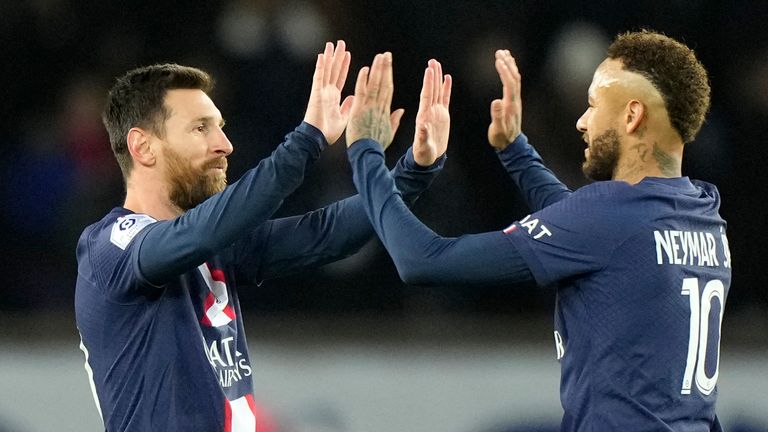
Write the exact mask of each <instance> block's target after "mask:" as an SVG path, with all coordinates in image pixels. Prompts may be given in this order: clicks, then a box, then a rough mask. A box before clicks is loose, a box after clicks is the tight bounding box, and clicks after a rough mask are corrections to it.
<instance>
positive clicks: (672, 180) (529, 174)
mask: <svg viewBox="0 0 768 432" xmlns="http://www.w3.org/2000/svg"><path fill="white" fill-rule="evenodd" d="M384 56H385V58H386V59H387V60H388V61H386V62H384V63H383V64H379V65H378V68H379V69H380V70H377V71H374V70H373V69H372V70H371V72H370V74H361V75H360V76H359V77H358V80H357V85H356V88H355V101H354V103H353V105H352V108H351V118H350V123H349V125H348V127H347V143H348V145H349V146H350V148H349V150H348V156H349V160H350V162H351V164H352V168H353V171H354V181H355V185H356V186H357V188H358V191H359V192H360V194H361V196H362V197H363V200H364V202H365V205H366V209H367V211H368V216H369V217H370V218H371V221H372V223H373V226H374V229H375V230H376V232H377V234H378V235H379V237H380V238H381V240H382V242H383V243H384V245H385V246H386V248H387V250H388V252H389V253H390V255H391V256H392V258H393V260H394V262H395V264H396V266H397V269H398V272H399V273H400V276H401V277H402V278H403V280H404V281H406V282H408V283H414V284H457V283H466V284H489V283H517V282H521V281H528V280H532V279H533V280H535V281H536V282H537V283H538V284H539V285H541V286H552V287H554V288H555V289H556V290H557V304H556V312H555V331H554V339H555V348H556V349H555V352H556V355H557V359H558V361H559V362H560V364H561V369H562V378H561V391H560V398H561V402H562V405H563V408H564V415H563V419H562V424H561V429H562V430H563V431H593V430H594V431H641V430H642V431H651V430H653V431H661V430H664V431H673V430H674V431H717V430H720V425H719V421H718V419H717V416H716V414H715V401H716V398H717V386H716V383H717V378H718V371H719V350H720V327H721V322H722V317H723V308H724V306H725V300H726V297H727V294H728V290H729V287H730V282H731V258H730V253H729V249H728V240H727V237H726V235H725V227H726V224H725V221H724V220H723V219H722V218H721V217H720V215H719V214H718V209H719V206H720V196H719V193H718V191H717V189H716V188H715V186H713V185H711V184H709V183H705V182H702V181H697V180H690V179H688V177H683V176H682V175H681V162H682V156H683V148H684V145H685V144H686V143H689V142H691V141H692V140H693V139H694V137H695V135H696V133H697V132H698V131H699V128H700V127H701V125H702V122H703V121H704V117H705V114H706V112H707V110H708V108H709V95H710V88H709V83H708V80H707V74H706V71H705V70H704V67H703V66H702V65H701V63H700V62H699V61H698V60H697V59H696V57H695V55H694V53H693V51H692V50H690V49H689V48H688V47H686V46H685V45H683V44H681V43H680V42H678V41H675V40H673V39H671V38H669V37H667V36H664V35H661V34H659V33H654V32H650V31H640V32H633V33H626V34H622V35H619V36H618V37H617V38H616V39H615V41H614V42H613V43H612V44H611V46H610V47H609V48H608V56H607V58H606V59H605V61H603V62H602V63H601V64H600V65H599V66H598V68H597V70H596V72H595V74H594V79H593V81H592V84H591V86H590V87H589V94H588V97H589V98H588V100H589V107H588V108H587V110H586V112H585V113H584V115H582V116H581V118H579V120H578V122H577V123H576V126H577V129H578V130H579V131H580V132H581V133H582V134H583V137H584V140H585V141H586V143H587V149H586V150H585V159H586V161H585V162H584V165H583V169H584V172H585V173H586V175H587V176H589V177H590V178H592V179H593V180H596V182H595V183H593V184H591V185H588V186H585V187H583V188H581V189H579V190H576V191H573V192H572V191H570V190H569V189H568V188H567V187H566V186H565V185H563V184H562V183H561V182H560V181H558V180H557V178H556V177H555V176H554V174H553V173H552V172H551V171H549V170H548V169H547V168H546V167H545V166H544V165H543V163H542V160H541V158H540V157H539V155H538V154H537V153H536V151H535V150H534V149H533V147H531V146H530V145H529V144H528V142H527V138H526V137H525V135H523V134H522V133H521V129H520V127H521V114H522V103H521V101H520V85H521V84H520V83H521V81H520V74H519V72H518V69H517V66H516V64H515V61H514V59H513V58H512V56H511V55H510V54H509V52H508V51H497V52H496V70H497V72H498V73H499V76H500V78H501V81H502V84H503V97H502V98H501V99H498V100H494V101H493V102H492V103H491V125H490V127H489V129H488V139H489V141H490V143H491V145H492V146H493V147H494V148H495V149H496V151H497V152H498V156H499V158H500V159H501V162H502V163H503V164H504V166H505V168H506V169H507V171H508V173H509V174H510V175H511V177H512V179H513V180H514V181H515V183H516V184H517V185H518V187H519V188H520V190H521V191H522V192H523V196H524V197H525V198H526V199H527V201H528V203H529V205H530V207H531V209H532V210H533V213H532V214H530V215H528V216H526V217H524V218H523V219H521V220H519V221H517V222H515V223H513V224H512V225H510V226H509V227H508V228H506V229H504V230H499V231H495V232H488V233H482V234H471V235H465V236H461V237H458V238H444V237H440V236H439V235H437V234H435V233H434V232H432V231H431V230H430V229H429V228H427V227H426V226H424V225H423V224H421V222H419V221H418V219H416V218H415V217H414V216H413V214H411V212H410V211H409V210H408V208H407V207H405V206H404V204H403V202H402V200H401V199H400V193H399V192H398V190H397V187H396V185H395V183H394V182H393V180H392V178H391V176H390V174H389V173H388V171H387V170H386V169H385V167H384V158H383V152H382V149H381V146H380V145H379V144H378V142H377V141H378V140H382V139H384V138H386V137H387V136H386V135H382V134H381V133H380V131H381V130H382V127H381V126H380V125H385V124H386V123H387V121H388V119H387V118H386V113H387V112H388V109H389V105H388V103H389V102H388V99H387V98H386V97H382V96H381V94H382V93H391V91H392V80H391V60H389V58H390V57H389V56H390V55H389V54H385V55H384ZM376 66H377V65H376V64H374V65H373V66H372V68H374V69H375V68H376ZM424 82H425V85H424V90H423V91H422V96H421V97H422V105H424V106H427V107H429V109H430V110H433V111H435V112H437V113H439V116H435V117H434V119H435V120H432V121H429V122H423V123H422V124H420V125H418V131H417V133H418V134H420V136H421V137H420V138H419V139H420V140H423V141H425V142H427V143H428V145H429V146H434V147H442V146H444V145H445V142H447V140H448V129H449V123H450V121H449V112H448V106H449V101H450V98H448V97H446V91H448V93H449V92H450V83H449V82H446V83H442V77H441V76H440V74H439V73H438V71H437V70H436V69H435V68H434V67H433V66H432V64H430V66H429V67H428V68H427V70H426V72H425V76H424ZM381 89H385V91H382V90H381Z"/></svg>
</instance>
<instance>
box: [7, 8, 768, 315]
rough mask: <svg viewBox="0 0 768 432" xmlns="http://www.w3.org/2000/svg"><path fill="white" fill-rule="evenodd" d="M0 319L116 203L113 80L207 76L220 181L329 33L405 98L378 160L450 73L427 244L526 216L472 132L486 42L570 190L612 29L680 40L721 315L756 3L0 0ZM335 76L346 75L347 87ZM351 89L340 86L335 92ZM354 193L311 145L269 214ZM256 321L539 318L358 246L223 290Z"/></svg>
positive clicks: (526, 123)
mask: <svg viewBox="0 0 768 432" xmlns="http://www.w3.org/2000/svg"><path fill="white" fill-rule="evenodd" d="M0 17H2V22H0V41H2V43H0V53H2V54H3V55H2V58H3V62H2V66H0V89H2V92H3V97H2V99H0V115H1V116H2V117H1V118H5V119H6V120H7V121H6V122H3V123H2V125H0V149H2V157H0V202H2V207H0V223H2V225H3V229H1V230H0V244H2V245H3V246H2V254H3V258H4V259H3V261H4V265H3V269H4V271H2V272H0V284H1V286H3V287H4V290H3V293H4V295H2V296H0V310H15V311H26V310H49V309H62V310H68V309H70V308H71V303H72V296H73V291H74V279H75V271H76V263H75V258H74V257H75V251H74V248H75V244H76V242H77V237H78V236H79V234H80V232H81V231H82V229H83V228H84V227H85V226H86V225H87V224H89V223H92V222H94V221H96V220H98V219H100V218H101V217H102V215H103V214H104V213H105V212H107V211H108V210H109V209H110V208H111V207H114V206H119V205H120V204H121V203H122V194H123V186H122V179H121V177H120V172H119V169H118V167H117V164H116V163H115V161H114V158H113V156H112V153H111V150H110V146H109V142H108V139H107V135H106V133H105V131H104V129H103V126H102V125H101V119H100V112H101V108H102V103H103V101H104V96H105V93H106V91H107V89H108V88H109V87H110V86H111V84H112V82H113V80H114V78H115V77H116V76H118V75H120V74H122V73H124V72H125V71H127V70H128V69H131V68H133V67H137V66H141V65H146V64H151V63H158V62H176V63H180V64H187V65H192V66H197V67H200V68H203V69H205V70H208V71H209V72H211V73H212V74H213V76H214V77H215V79H216V82H217V84H216V89H215V91H214V93H213V99H214V101H215V102H216V104H217V105H218V107H219V108H220V109H221V111H222V113H223V115H224V117H225V118H226V119H227V125H228V126H227V128H226V132H227V133H228V136H229V138H230V140H231V141H232V142H233V144H234V146H235V152H234V154H233V155H232V156H231V157H230V171H229V177H230V180H234V179H237V178H238V177H239V176H240V175H241V174H242V173H243V172H244V171H245V170H246V169H248V168H249V167H251V166H254V165H255V164H256V163H257V162H258V160H260V159H261V158H263V157H265V156H267V155H268V154H269V153H270V152H271V150H272V149H273V148H274V147H275V146H276V145H277V144H278V143H280V142H281V140H282V137H283V135H284V134H285V133H286V132H288V131H289V130H291V129H292V128H293V127H295V126H296V125H297V124H298V123H299V122H300V121H301V119H302V117H303V112H304V108H305V106H304V104H305V103H306V98H307V95H308V93H309V84H310V78H311V74H312V70H313V66H314V60H315V55H316V53H317V52H319V51H320V50H321V49H322V46H323V42H324V41H326V40H336V39H344V40H345V41H346V42H347V45H348V47H349V50H350V51H351V52H352V68H351V72H350V75H351V77H352V79H353V78H354V76H355V75H356V72H357V70H358V69H359V68H360V67H361V66H363V65H365V64H367V63H369V62H370V61H371V59H372V58H373V55H374V54H375V53H376V52H380V51H384V50H388V51H391V52H392V53H393V56H394V63H395V97H394V102H393V105H394V106H395V107H404V108H406V115H405V118H404V119H403V123H402V126H401V129H400V131H399V132H398V134H397V137H396V141H395V143H394V144H393V145H392V147H391V148H390V150H389V151H388V153H389V156H388V157H389V158H390V161H391V162H393V161H394V160H396V159H397V157H399V155H400V154H401V153H402V152H403V151H405V150H406V149H407V148H408V146H409V145H410V141H411V139H412V137H413V121H414V115H415V111H416V105H417V100H418V89H419V86H420V84H421V77H422V71H423V68H424V67H425V65H426V62H427V60H428V59H429V58H433V57H434V58H437V59H439V60H440V61H441V62H442V64H443V68H444V70H445V72H447V73H451V74H452V75H453V77H454V83H455V84H454V91H453V99H452V107H451V108H452V109H451V111H452V112H451V114H452V123H453V124H452V130H451V134H452V135H451V136H452V138H451V142H450V148H449V152H448V155H449V161H448V164H447V167H446V169H445V171H444V172H443V173H442V174H441V176H440V177H439V178H438V180H437V181H436V183H435V184H434V186H433V187H432V188H431V189H430V190H429V191H428V192H427V193H425V194H424V195H423V197H422V198H421V199H420V201H419V202H418V203H417V205H416V207H415V211H416V213H417V215H419V216H420V217H421V218H422V220H424V221H425V223H427V224H428V225H429V226H430V227H432V228H433V229H434V230H435V231H437V232H439V233H441V234H443V235H457V234H460V233H464V232H481V231H487V230H494V229H502V228H504V227H505V226H507V225H509V224H510V223H511V222H513V221H514V220H517V219H519V218H521V217H523V216H524V215H525V214H526V213H527V208H526V206H525V204H524V203H523V201H522V200H521V199H520V197H519V195H518V194H517V192H516V191H515V189H514V187H513V186H512V183H511V182H510V181H509V180H508V179H507V178H506V176H505V174H504V172H503V170H502V169H501V166H500V164H499V163H498V161H497V160H496V158H495V155H494V154H493V152H492V150H491V149H490V147H489V146H488V145H487V142H486V140H485V130H486V128H487V125H488V121H489V114H488V112H489V104H490V101H491V100H492V99H493V98H495V97H498V96H499V95H500V94H501V93H500V92H501V86H500V84H499V82H498V77H497V76H496V73H495V70H494V68H493V53H494V50H496V49H499V48H506V49H509V50H510V51H511V52H512V53H513V55H515V56H516V57H517V59H518V64H519V65H520V68H521V72H522V75H523V97H524V117H523V130H524V132H525V133H526V134H527V135H528V137H529V138H530V140H531V141H532V142H533V143H534V145H536V146H537V148H538V149H539V151H540V153H541V154H542V155H543V157H544V158H545V160H546V162H547V163H548V164H549V166H550V167H551V168H552V169H553V170H554V171H555V172H556V173H557V174H559V175H560V176H561V179H562V180H563V181H564V182H565V183H566V184H568V185H569V186H571V187H573V188H576V187H579V186H581V185H584V184H585V183H586V180H585V179H584V177H583V176H582V175H581V171H580V166H581V161H582V158H583V148H584V144H583V142H582V141H581V137H580V134H579V133H578V132H577V131H576V129H575V123H576V119H577V118H578V117H579V115H580V114H581V113H582V112H583V110H584V109H585V107H586V90H587V87H588V85H589V82H590V81H591V76H592V73H593V71H594V68H595V67H596V65H597V64H598V63H599V62H600V61H601V60H602V59H603V58H604V53H605V48H606V47H607V46H608V44H609V43H610V41H611V40H612V38H613V36H614V35H615V34H616V33H618V32H620V31H624V30H633V29H639V28H644V27H647V28H652V29H655V30H658V31H662V32H664V33H666V34H668V35H670V36H673V37H675V38H678V39H681V40H683V41H684V42H686V43H687V44H688V45H690V46H691V47H693V48H694V50H695V51H696V52H697V54H698V56H699V57H700V59H701V60H702V62H703V63H704V65H705V66H706V67H707V69H708V70H709V73H710V79H711V82H712V89H713V94H712V101H713V102H712V109H711V112H710V114H709V117H708V120H707V122H706V123H705V125H704V128H703V129H702V131H701V133H700V134H699V137H698V138H697V139H696V141H695V142H694V143H692V144H690V147H689V148H688V149H687V150H686V156H685V159H684V174H686V175H689V176H691V177H693V178H698V179H702V180H706V181H710V182H713V183H715V184H717V185H718V186H719V188H720V191H721V195H722V197H723V204H722V211H721V213H722V215H723V216H724V217H725V219H726V220H727V221H728V222H729V231H728V235H729V237H730V244H731V250H732V254H733V257H734V262H735V263H734V280H733V286H732V287H733V289H732V292H731V295H730V296H729V300H728V301H729V308H731V313H732V312H733V311H734V310H738V309H742V310H744V309H749V310H753V311H754V310H757V311H763V312H765V311H768V294H766V292H767V291H766V290H765V289H764V287H765V286H767V285H768V277H766V274H765V273H766V272H762V271H761V270H760V268H761V267H762V253H761V252H760V248H761V247H762V244H763V242H764V240H765V238H766V237H765V234H764V233H765V232H766V231H767V230H766V228H768V227H766V224H767V223H768V217H766V206H765V205H764V204H763V195H764V194H765V193H766V192H768V188H766V186H765V184H766V180H767V179H766V177H767V176H768V170H765V169H764V163H765V159H766V158H765V156H766V154H768V152H767V151H766V150H765V149H764V146H765V137H766V136H768V37H767V36H766V33H765V32H764V29H763V27H764V25H765V24H764V23H765V22H768V6H767V5H765V4H763V3H762V2H721V1H714V0H687V1H682V0H668V1H665V2H659V1H650V0H641V1H636V2H633V3H632V4H631V6H630V5H624V4H620V3H616V4H611V3H605V2H596V1H566V0H557V1H534V0H524V1H509V0H504V1H502V0H492V1H482V2H472V1H468V0H442V1H435V0H426V1H404V0H391V1H386V2H354V1H351V0H315V1H308V0H226V1H224V0H223V1H220V2H202V1H201V2H198V1H191V2H189V1H163V0H160V1H146V0H137V1H133V2H117V1H94V0H34V1H28V2H0ZM352 79H349V80H348V81H351V80H352ZM351 92H352V86H351V84H350V83H349V82H348V86H347V93H351ZM353 193H354V187H353V185H352V182H351V172H350V169H349V167H348V164H347V162H346V155H345V152H344V148H343V144H342V145H339V146H335V147H333V148H331V149H329V150H328V151H327V152H326V153H325V154H324V155H323V156H322V158H321V161H320V162H319V163H318V164H317V165H316V166H315V167H314V168H313V170H312V172H311V173H310V175H309V176H308V177H307V179H306V181H305V184H304V185H303V186H302V187H301V188H300V189H299V191H298V192H297V193H296V194H294V195H293V196H292V197H291V198H289V199H288V200H287V201H286V202H285V204H284V206H283V207H282V208H281V209H280V213H279V215H289V214H297V213H301V212H305V211H308V210H311V209H314V208H317V207H319V206H322V205H325V204H328V203H330V202H332V201H333V200H336V199H339V198H343V197H345V196H348V195H351V194H353ZM243 291H244V292H242V293H241V301H242V302H243V304H244V308H246V309H250V310H256V311H266V312H276V313H279V312H283V311H292V312H296V311H298V312H301V313H304V312H307V313H311V312H373V313H378V312H383V313H398V314H399V313H402V314H413V313H421V312H442V311H460V312H466V313H516V312H518V311H541V312H544V311H548V310H549V309H550V308H551V304H552V302H551V299H552V296H553V294H552V293H550V292H547V291H546V290H540V289H536V288H534V287H532V286H521V287H469V288H468V287H437V288H427V289H425V288H414V287H407V286H404V285H403V284H402V283H400V282H399V279H397V275H396V272H395V270H394V267H393V266H392V264H391V262H390V260H389V258H388V257H387V255H386V253H385V252H384V250H383V248H382V247H381V246H380V245H379V244H378V241H372V242H371V243H370V244H369V245H367V246H366V247H365V248H364V249H363V250H362V251H361V253H360V254H358V255H356V256H354V257H352V258H349V259H347V260H344V261H342V262H340V263H336V264H332V265H329V266H326V267H325V268H323V269H319V270H317V271H316V272H312V273H308V274H302V275H295V276H290V277H287V278H283V279H280V280H274V281H267V282H265V283H264V284H263V285H262V286H260V287H254V288H253V289H252V290H243Z"/></svg>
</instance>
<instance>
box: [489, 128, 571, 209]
mask: <svg viewBox="0 0 768 432" xmlns="http://www.w3.org/2000/svg"><path fill="white" fill-rule="evenodd" d="M496 155H497V156H498V158H499V160H500V161H501V164H502V165H503V166H504V169H505V170H506V171H507V173H508V174H509V176H510V177H511V178H512V181H514V182H515V184H516V185H517V187H518V189H520V192H521V193H522V194H523V197H525V200H526V202H527V203H528V206H529V207H530V208H531V210H533V211H538V210H541V209H543V208H544V207H546V206H548V205H550V204H553V203H556V202H558V201H560V200H561V199H564V198H567V197H568V196H569V195H570V194H571V193H572V191H571V190H570V189H568V187H567V186H566V185H565V184H563V183H562V182H561V181H560V180H558V178H557V177H556V176H555V174H554V173H553V172H552V171H551V170H550V169H549V168H547V167H546V166H545V165H544V161H543V160H542V158H541V156H540V155H539V153H538V152H537V151H536V149H535V148H533V146H532V145H530V144H529V143H528V137H526V136H525V134H523V133H521V134H520V135H518V136H517V138H515V140H514V141H513V142H512V143H511V144H510V145H508V146H507V147H506V148H505V149H504V150H502V151H499V152H496Z"/></svg>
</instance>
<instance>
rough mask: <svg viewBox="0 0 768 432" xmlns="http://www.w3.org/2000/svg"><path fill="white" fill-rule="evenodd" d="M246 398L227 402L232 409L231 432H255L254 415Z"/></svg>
mask: <svg viewBox="0 0 768 432" xmlns="http://www.w3.org/2000/svg"><path fill="white" fill-rule="evenodd" d="M247 397H248V396H243V397H240V398H237V399H235V400H233V401H229V406H230V407H231V408H232V429H231V432H253V431H255V430H256V415H255V414H254V412H253V410H252V409H251V407H250V405H249V404H248V400H247Z"/></svg>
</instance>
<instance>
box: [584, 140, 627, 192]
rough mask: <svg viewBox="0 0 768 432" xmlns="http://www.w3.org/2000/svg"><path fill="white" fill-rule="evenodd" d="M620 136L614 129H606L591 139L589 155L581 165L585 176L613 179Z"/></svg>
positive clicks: (598, 179)
mask: <svg viewBox="0 0 768 432" xmlns="http://www.w3.org/2000/svg"><path fill="white" fill-rule="evenodd" d="M620 143H621V141H620V138H619V134H618V133H617V132H616V129H608V130H607V131H605V132H603V133H602V134H600V135H599V136H597V137H595V139H593V140H592V143H591V144H590V146H589V155H588V156H587V159H586V160H585V161H584V164H583V165H582V166H581V170H582V171H583V172H584V175H586V176H587V178H589V179H592V180H594V181H605V180H611V179H613V174H614V172H616V166H617V165H618V163H619V148H620Z"/></svg>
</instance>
